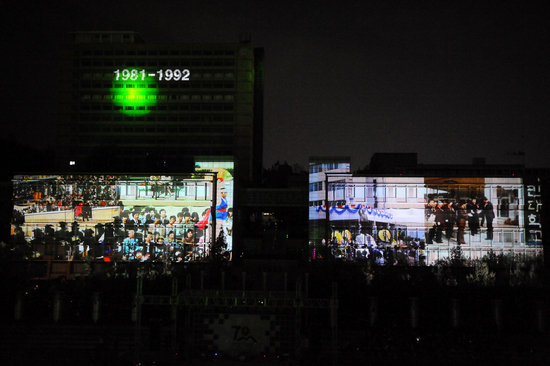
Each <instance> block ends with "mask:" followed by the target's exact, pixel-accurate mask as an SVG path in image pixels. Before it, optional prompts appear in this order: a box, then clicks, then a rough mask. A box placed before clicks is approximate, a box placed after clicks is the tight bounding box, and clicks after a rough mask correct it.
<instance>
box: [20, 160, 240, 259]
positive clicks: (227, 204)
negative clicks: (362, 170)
mask: <svg viewBox="0 0 550 366" xmlns="http://www.w3.org/2000/svg"><path fill="white" fill-rule="evenodd" d="M197 170H199V169H197ZM231 171H232V168H230V167H228V168H227V169H226V168H210V169H201V172H197V173H194V174H189V175H185V176H183V175H182V176H130V175H74V176H71V175H69V176H62V175H44V176H16V177H15V179H14V193H13V201H14V209H13V220H12V236H13V238H14V244H15V245H14V259H19V260H21V259H34V260H83V259H100V260H104V261H140V262H145V261H151V262H153V261H154V262H189V261H200V260H205V259H207V258H208V256H209V254H210V249H211V244H212V242H213V240H214V239H215V238H216V237H218V236H219V232H220V231H221V232H222V234H223V235H224V238H225V242H226V243H227V245H226V246H225V247H224V248H223V251H222V255H224V256H226V257H227V258H229V257H230V254H231V249H232V248H231V234H232V220H233V217H232V212H233V207H232V206H233V184H232V183H233V180H232V174H231ZM212 209H214V210H215V211H216V218H217V220H212V215H211V210H212ZM214 223H215V225H216V227H214Z"/></svg>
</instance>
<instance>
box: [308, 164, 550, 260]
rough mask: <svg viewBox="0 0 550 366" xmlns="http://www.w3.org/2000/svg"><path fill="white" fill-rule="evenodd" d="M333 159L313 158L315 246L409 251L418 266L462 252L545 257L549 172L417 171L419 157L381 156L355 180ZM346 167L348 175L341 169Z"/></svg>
mask: <svg viewBox="0 0 550 366" xmlns="http://www.w3.org/2000/svg"><path fill="white" fill-rule="evenodd" d="M332 160H333V161H331V159H328V158H324V159H321V158H313V159H310V207H309V219H310V242H311V243H312V244H313V245H314V246H321V247H324V245H323V244H327V243H328V242H329V241H330V248H331V250H332V254H334V255H335V256H337V257H342V258H347V255H346V254H345V251H346V250H348V247H352V248H354V250H352V252H353V254H354V255H353V257H352V258H353V259H356V253H361V254H363V253H364V252H370V253H369V254H370V255H372V253H373V250H372V249H369V248H370V247H374V248H376V247H378V248H379V249H378V251H379V252H381V255H384V253H386V252H388V251H397V250H400V249H403V250H404V251H410V252H412V253H413V254H414V255H415V258H414V259H415V263H416V264H418V262H420V264H434V263H436V262H437V261H438V260H440V259H442V258H449V257H450V256H451V251H452V250H453V248H456V247H458V246H460V248H461V250H462V252H463V253H464V255H465V256H466V257H467V258H471V259H481V258H483V257H484V256H487V255H489V254H490V253H498V254H502V255H511V256H514V257H515V256H518V255H519V256H522V257H528V256H532V257H534V256H536V255H542V249H543V228H544V227H546V225H547V221H545V220H546V215H545V214H544V209H545V208H544V204H543V202H544V200H545V197H546V196H545V194H546V193H545V189H547V188H546V187H548V185H547V183H545V182H547V175H548V171H547V170H532V171H530V170H526V169H524V168H523V167H521V166H497V165H487V166H486V165H485V164H483V160H480V159H476V160H475V162H474V164H472V165H418V164H417V163H416V154H387V156H386V154H375V155H374V156H373V159H372V160H371V165H370V169H369V170H368V171H366V172H364V173H366V174H354V173H351V172H350V170H349V160H347V161H346V159H343V158H333V159H332ZM346 162H347V163H348V168H347V169H345V165H343V166H342V167H340V165H338V164H339V163H342V164H344V163H346ZM327 245H328V244H327ZM392 248H393V249H392ZM405 248H406V249H405ZM417 254H420V255H417ZM367 255H368V254H367ZM347 259H350V258H347ZM386 259H387V258H386ZM406 259H407V258H406ZM392 260H395V258H392ZM407 261H408V259H407ZM381 262H382V264H383V263H384V260H383V259H382V260H381ZM403 264H409V263H408V262H405V263H403Z"/></svg>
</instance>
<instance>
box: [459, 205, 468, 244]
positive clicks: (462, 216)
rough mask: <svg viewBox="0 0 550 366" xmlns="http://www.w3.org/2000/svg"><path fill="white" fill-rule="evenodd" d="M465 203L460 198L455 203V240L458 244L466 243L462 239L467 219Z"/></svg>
mask: <svg viewBox="0 0 550 366" xmlns="http://www.w3.org/2000/svg"><path fill="white" fill-rule="evenodd" d="M466 209H467V204H466V202H465V201H463V200H461V201H460V202H459V203H458V205H457V210H456V226H458V232H457V241H458V244H466V241H464V231H465V229H466V221H467V220H468V212H467V211H466Z"/></svg>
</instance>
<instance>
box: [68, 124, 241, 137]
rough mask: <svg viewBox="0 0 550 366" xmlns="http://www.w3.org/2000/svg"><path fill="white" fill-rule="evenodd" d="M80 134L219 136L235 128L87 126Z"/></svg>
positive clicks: (229, 132)
mask: <svg viewBox="0 0 550 366" xmlns="http://www.w3.org/2000/svg"><path fill="white" fill-rule="evenodd" d="M78 131H79V132H80V133H110V132H114V133H122V132H123V133H136V134H143V133H189V132H191V133H192V134H201V133H207V134H211V133H218V134H226V135H227V134H233V126H203V125H187V126H142V125H141V126H90V125H88V126H86V125H81V126H79V127H78Z"/></svg>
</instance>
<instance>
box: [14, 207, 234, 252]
mask: <svg viewBox="0 0 550 366" xmlns="http://www.w3.org/2000/svg"><path fill="white" fill-rule="evenodd" d="M84 207H86V206H84ZM118 207H119V210H120V214H119V215H118V216H116V217H115V218H114V220H113V222H108V223H105V224H103V223H97V224H95V225H94V223H87V222H86V221H85V222H84V223H82V228H81V227H80V226H81V223H80V222H78V221H76V220H75V221H74V222H72V223H71V224H68V223H66V222H60V223H59V224H58V228H57V229H55V228H54V225H45V226H44V227H43V228H41V227H36V228H35V229H34V230H33V231H32V235H31V236H30V242H29V241H27V239H26V238H25V234H24V233H23V230H22V228H21V227H20V226H19V225H18V224H16V225H15V229H14V235H13V236H14V238H13V239H14V240H12V242H13V243H14V245H15V248H14V250H15V251H16V253H18V254H17V255H16V257H17V258H15V259H25V258H27V259H30V258H34V259H41V258H44V257H45V256H48V257H49V258H51V259H59V260H63V259H65V260H69V259H70V260H82V259H85V258H86V259H104V260H118V261H141V262H144V261H157V262H167V261H175V262H182V261H193V260H201V259H203V258H205V257H207V256H208V254H209V248H210V245H211V242H212V240H211V237H212V235H211V233H208V230H211V228H210V226H208V225H202V224H201V221H205V218H206V221H208V219H209V216H208V213H209V212H208V210H205V211H204V212H202V215H201V216H199V214H198V213H197V212H195V211H193V212H191V211H190V210H189V208H188V207H183V208H181V211H178V212H177V213H175V214H173V215H167V211H166V209H165V208H160V209H158V210H157V208H154V207H145V208H144V209H140V208H139V207H133V208H132V209H131V210H126V209H124V206H123V205H122V203H120V205H119V206H118ZM83 212H84V213H83V215H84V216H86V215H87V214H86V213H85V212H86V211H85V210H83ZM226 214H227V215H226V220H225V221H222V222H220V223H221V229H222V230H224V233H225V234H226V243H227V247H226V248H224V251H225V252H227V253H228V254H229V252H230V251H231V249H232V248H231V243H232V241H231V234H232V232H231V231H232V218H233V210H232V209H231V208H230V209H227V212H226ZM201 217H203V219H201Z"/></svg>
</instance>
